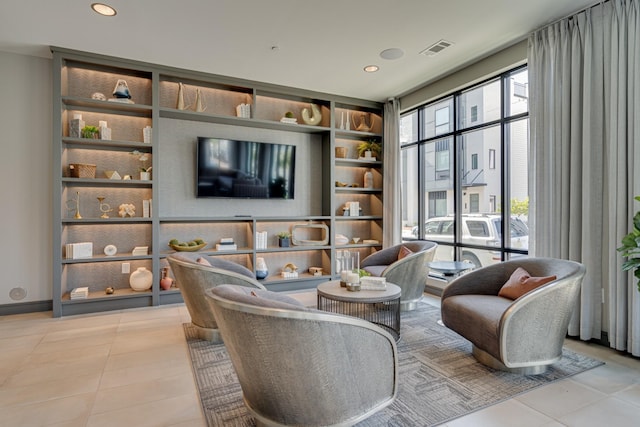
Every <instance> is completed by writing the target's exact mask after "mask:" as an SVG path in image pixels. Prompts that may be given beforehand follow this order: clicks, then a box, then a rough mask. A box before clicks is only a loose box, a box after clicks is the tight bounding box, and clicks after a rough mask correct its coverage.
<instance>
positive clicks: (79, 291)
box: [70, 287, 89, 299]
mask: <svg viewBox="0 0 640 427" xmlns="http://www.w3.org/2000/svg"><path fill="white" fill-rule="evenodd" d="M88 296H89V288H88V287H83V288H73V290H72V291H71V294H70V298H71V299H87V297H88Z"/></svg>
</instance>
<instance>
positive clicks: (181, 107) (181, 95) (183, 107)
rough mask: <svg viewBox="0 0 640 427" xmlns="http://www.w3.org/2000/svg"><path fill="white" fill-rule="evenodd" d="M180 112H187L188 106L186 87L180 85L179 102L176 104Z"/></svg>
mask: <svg viewBox="0 0 640 427" xmlns="http://www.w3.org/2000/svg"><path fill="white" fill-rule="evenodd" d="M176 108H177V109H178V110H186V109H187V105H186V104H185V103H184V85H183V84H182V83H178V102H177V104H176Z"/></svg>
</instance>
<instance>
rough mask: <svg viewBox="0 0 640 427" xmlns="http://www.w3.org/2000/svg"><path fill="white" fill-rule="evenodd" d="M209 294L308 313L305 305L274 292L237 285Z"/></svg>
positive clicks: (227, 286)
mask: <svg viewBox="0 0 640 427" xmlns="http://www.w3.org/2000/svg"><path fill="white" fill-rule="evenodd" d="M208 292H211V293H212V294H214V295H217V296H220V297H222V298H225V299H228V300H230V301H235V302H240V303H243V304H250V305H254V306H258V307H267V308H284V309H288V310H301V311H307V308H306V307H305V305H304V304H303V303H301V302H300V301H298V300H296V299H294V298H291V297H290V296H287V295H284V294H282V293H280V292H272V291H267V290H264V289H254V288H248V287H246V286H237V285H220V286H216V287H215V288H211V289H210V290H209V291H208Z"/></svg>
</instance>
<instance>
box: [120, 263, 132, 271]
mask: <svg viewBox="0 0 640 427" xmlns="http://www.w3.org/2000/svg"><path fill="white" fill-rule="evenodd" d="M130 271H131V264H129V263H128V262H123V263H122V274H129V272H130Z"/></svg>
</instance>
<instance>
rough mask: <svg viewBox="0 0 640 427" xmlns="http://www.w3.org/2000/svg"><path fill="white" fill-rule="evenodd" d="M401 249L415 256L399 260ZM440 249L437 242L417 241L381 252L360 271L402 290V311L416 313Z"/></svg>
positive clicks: (362, 263)
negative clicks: (431, 263)
mask: <svg viewBox="0 0 640 427" xmlns="http://www.w3.org/2000/svg"><path fill="white" fill-rule="evenodd" d="M402 246H405V247H406V248H408V249H410V250H411V251H412V252H413V253H412V254H411V255H408V256H406V257H404V258H402V259H400V260H398V254H399V253H400V249H401V247H402ZM437 246H438V245H437V244H436V243H434V242H428V241H424V240H418V241H415V242H406V243H402V244H400V245H396V246H392V247H390V248H386V249H382V250H380V251H378V252H376V253H373V254H371V255H369V256H368V257H366V258H365V259H363V260H362V262H361V263H360V267H361V268H362V269H363V270H366V271H368V272H369V273H371V274H372V275H373V276H379V277H385V278H386V279H387V281H388V282H390V283H394V284H396V285H398V286H399V287H400V289H401V290H402V294H401V296H400V309H401V310H402V311H410V310H415V309H416V307H417V306H418V301H420V299H421V298H422V294H423V293H424V287H425V285H426V284H427V276H428V274H429V267H428V266H427V263H428V262H430V261H432V260H433V256H434V254H435V253H436V247H437Z"/></svg>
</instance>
